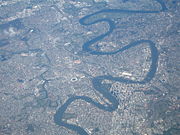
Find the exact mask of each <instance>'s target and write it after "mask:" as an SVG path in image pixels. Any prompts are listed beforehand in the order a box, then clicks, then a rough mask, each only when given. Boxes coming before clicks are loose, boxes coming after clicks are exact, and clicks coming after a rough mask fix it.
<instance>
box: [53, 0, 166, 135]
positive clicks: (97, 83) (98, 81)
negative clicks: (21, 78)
mask: <svg viewBox="0 0 180 135" xmlns="http://www.w3.org/2000/svg"><path fill="white" fill-rule="evenodd" d="M156 1H157V3H159V5H160V6H161V9H160V10H155V11H145V10H121V9H104V10H101V11H98V12H95V13H93V14H90V15H87V16H85V17H83V18H81V19H80V20H79V22H80V24H81V25H84V26H88V25H93V24H96V23H100V22H106V23H108V25H109V29H108V31H107V32H106V33H104V34H101V35H100V36H97V37H95V38H93V39H91V40H89V41H87V42H85V43H84V44H83V46H82V50H83V51H85V52H88V53H89V54H92V55H113V54H117V53H119V54H120V53H121V52H123V51H126V50H128V49H130V48H132V47H136V46H139V45H142V44H143V45H148V46H149V48H150V50H151V66H150V69H149V71H148V73H147V75H146V76H145V78H144V79H143V80H142V81H135V80H130V79H125V78H122V77H113V76H111V75H104V76H96V77H94V78H92V80H91V81H92V85H93V87H94V89H95V90H96V91H98V92H99V93H101V94H102V96H103V97H104V98H105V99H107V100H108V101H109V103H110V104H109V103H105V104H101V103H99V102H96V101H94V100H93V99H92V98H90V97H88V96H73V97H70V98H69V99H68V100H67V101H66V102H65V103H64V104H63V105H62V106H61V107H59V108H58V110H57V111H56V113H55V115H54V122H55V123H56V124H57V125H59V126H62V127H65V128H67V129H70V130H73V131H75V132H76V133H78V134H80V135H88V133H87V132H86V131H85V130H84V129H83V128H82V127H80V126H77V125H74V124H69V123H67V122H65V121H63V120H62V119H63V114H64V113H65V111H66V109H67V108H68V106H69V105H70V104H71V103H73V102H74V101H75V100H83V101H85V102H88V103H91V104H92V105H94V106H96V107H97V108H99V109H102V110H104V111H108V112H113V111H115V110H116V109H117V108H118V105H119V102H118V100H117V99H116V98H115V96H113V95H112V94H111V93H110V91H109V90H108V88H106V87H105V86H104V85H103V84H102V81H103V80H105V79H106V80H112V81H118V82H121V83H128V84H130V83H134V84H145V83H148V82H149V81H151V80H152V78H153V77H154V75H155V73H156V70H157V63H158V50H157V48H156V46H155V43H153V42H152V41H151V40H138V41H135V42H132V43H130V44H128V45H126V46H124V47H122V48H120V49H118V50H115V51H110V52H102V51H97V50H93V49H91V46H92V45H93V44H95V43H97V42H98V41H100V40H102V39H104V38H105V37H106V36H109V35H110V34H111V33H112V32H113V30H114V29H115V23H114V21H112V19H109V18H108V17H106V16H102V18H98V17H97V16H98V15H100V14H109V13H110V14H114V13H120V14H158V13H160V12H164V11H166V10H167V8H166V6H165V4H164V3H163V1H162V0H156ZM96 17H97V18H96ZM92 18H95V19H92ZM87 20H88V21H87ZM89 20H91V21H89Z"/></svg>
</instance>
